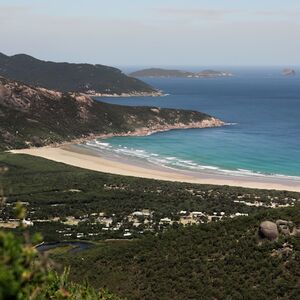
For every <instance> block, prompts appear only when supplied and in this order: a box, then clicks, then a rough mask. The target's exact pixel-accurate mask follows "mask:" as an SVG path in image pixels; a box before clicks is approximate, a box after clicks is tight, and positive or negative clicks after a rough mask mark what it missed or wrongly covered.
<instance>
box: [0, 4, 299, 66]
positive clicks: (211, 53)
mask: <svg viewBox="0 0 300 300" xmlns="http://www.w3.org/2000/svg"><path fill="white" fill-rule="evenodd" d="M0 52H2V53H4V54H7V55H13V54H17V53H27V54H30V55H32V56H35V57H37V58H40V59H45V60H53V61H69V62H87V63H98V64H107V65H112V66H139V65H141V66H172V65H174V66H201V65H203V66H271V65H274V66H278V65H280V66H287V67H292V66H295V65H299V64H300V61H299V60H300V0H285V1H283V0H251V1H249V0H0Z"/></svg>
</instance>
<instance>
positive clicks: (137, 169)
mask: <svg viewBox="0 0 300 300" xmlns="http://www.w3.org/2000/svg"><path fill="white" fill-rule="evenodd" d="M11 152H12V153H16V154H28V155H33V156H38V157H43V158H46V159H49V160H53V161H56V162H61V163H65V164H68V165H71V166H75V167H80V168H84V169H88V170H93V171H99V172H105V173H111V174H119V175H126V176H134V177H141V178H151V179H158V180H167V181H176V182H189V183H200V184H215V185H229V186H240V187H249V188H259V189H275V190H287V191H296V192H300V181H298V180H294V179H291V180H288V179H285V178H283V179H281V178H274V177H262V178H260V177H255V176H232V175H227V174H224V175H223V174H220V175H219V174H216V175H215V174H207V173H205V172H203V173H199V172H197V173H194V174H192V173H191V172H190V173H187V172H181V171H179V170H178V171H175V170H174V171H173V170H169V169H167V168H166V169H164V168H157V169H156V168H155V166H153V168H152V167H148V166H147V167H143V166H136V165H131V164H129V163H124V162H121V161H114V160H109V159H106V158H103V157H99V156H96V155H92V154H90V153H89V152H88V151H86V152H85V151H84V150H80V151H79V150H76V147H72V146H64V147H61V148H51V147H42V148H32V149H22V150H12V151H11Z"/></svg>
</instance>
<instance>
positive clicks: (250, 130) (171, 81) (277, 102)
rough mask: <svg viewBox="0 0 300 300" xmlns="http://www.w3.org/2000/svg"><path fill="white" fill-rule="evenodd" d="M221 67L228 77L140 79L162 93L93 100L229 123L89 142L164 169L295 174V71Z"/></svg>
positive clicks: (298, 99)
mask: <svg viewBox="0 0 300 300" xmlns="http://www.w3.org/2000/svg"><path fill="white" fill-rule="evenodd" d="M226 71H228V69H226ZM229 71H232V72H234V73H235V76H234V77H229V78H215V79H197V78H195V79H192V78H186V79H185V78H141V79H142V80H144V81H146V82H147V83H149V84H151V85H152V86H154V87H156V88H159V89H161V90H163V91H164V92H165V93H166V94H168V95H167V96H165V97H132V98H104V99H103V98H101V99H100V100H101V101H106V102H109V103H117V104H124V105H143V106H157V107H169V108H182V109H192V110H198V111H202V112H205V113H208V114H211V115H213V116H215V117H217V118H220V119H222V120H223V121H225V122H228V123H233V124H234V125H230V126H224V127H221V128H209V129H191V130H174V131H169V132H162V133H157V134H153V135H150V136H145V137H114V138H110V139H106V140H105V141H98V143H97V144H96V146H95V144H94V145H92V144H91V145H90V146H91V147H98V150H99V151H106V152H111V153H114V154H115V155H117V156H120V157H122V156H125V157H127V158H132V159H136V160H138V161H140V162H143V161H147V162H151V163H154V164H158V165H164V166H168V167H172V168H179V169H186V170H193V171H197V170H203V169H206V170H214V171H218V172H223V173H226V172H229V173H233V174H234V173H236V174H256V175H259V174H261V175H263V174H265V175H270V174H272V175H274V174H276V175H288V176H300V75H299V74H300V70H297V69H296V72H297V75H296V76H294V77H284V76H282V75H281V69H280V68H248V69H247V68H241V69H235V70H229Z"/></svg>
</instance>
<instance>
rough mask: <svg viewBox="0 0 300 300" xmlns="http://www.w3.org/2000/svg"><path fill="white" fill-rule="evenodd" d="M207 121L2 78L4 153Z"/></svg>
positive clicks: (0, 121)
mask: <svg viewBox="0 0 300 300" xmlns="http://www.w3.org/2000/svg"><path fill="white" fill-rule="evenodd" d="M210 119H211V117H210V116H208V115H206V114H203V113H200V112H194V111H183V110H176V109H157V108H150V107H126V106H120V105H112V104H107V103H102V102H96V101H93V100H92V99H91V98H89V97H87V96H84V95H82V94H70V93H65V94H61V93H58V92H55V91H51V90H45V89H39V88H34V87H30V86H27V85H24V84H22V83H20V82H16V81H12V80H8V79H5V78H1V77H0V149H2V150H3V149H11V148H25V147H28V146H30V145H34V146H41V145H45V144H51V143H56V142H58V143H61V142H65V141H70V140H72V139H75V138H83V137H90V138H92V137H91V136H92V135H93V134H124V133H128V132H129V133H130V132H134V131H137V130H145V128H146V130H156V129H166V128H168V126H176V125H177V124H181V126H182V124H185V125H189V124H191V123H194V122H201V121H203V120H210ZM178 126H179V125H178ZM179 127H180V126H179Z"/></svg>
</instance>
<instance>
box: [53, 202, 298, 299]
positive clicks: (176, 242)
mask: <svg viewBox="0 0 300 300" xmlns="http://www.w3.org/2000/svg"><path fill="white" fill-rule="evenodd" d="M278 218H284V219H287V220H291V221H293V222H294V223H296V224H298V226H299V225H300V205H299V204H298V205H296V206H295V207H294V208H285V209H273V210H268V211H266V212H263V213H260V214H256V215H253V216H251V217H240V218H236V219H234V220H227V221H223V222H215V223H210V224H202V225H199V226H190V227H185V228H176V229H170V230H168V231H167V232H165V233H163V234H159V235H158V236H156V237H147V238H144V239H142V240H137V241H133V242H127V243H126V242H122V243H120V242H119V243H118V242H106V243H103V244H101V245H99V246H98V247H95V248H91V249H89V250H86V251H82V252H80V253H77V254H75V255H74V254H72V255H71V254H67V255H64V256H59V255H56V256H53V259H54V260H55V261H57V262H59V263H61V264H62V265H65V266H71V278H72V279H73V280H76V281H79V282H81V280H82V274H85V276H86V279H87V280H88V281H89V282H90V283H91V284H92V285H93V286H95V287H98V286H106V287H108V288H109V289H110V290H111V291H113V292H116V293H118V294H119V295H121V296H124V297H127V298H128V299H299V290H300V238H299V237H292V236H281V237H280V238H279V239H278V241H276V242H273V243H272V242H269V241H265V240H260V239H259V237H258V235H257V229H258V227H259V224H260V222H261V221H262V220H265V219H271V220H276V219H278Z"/></svg>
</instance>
